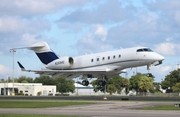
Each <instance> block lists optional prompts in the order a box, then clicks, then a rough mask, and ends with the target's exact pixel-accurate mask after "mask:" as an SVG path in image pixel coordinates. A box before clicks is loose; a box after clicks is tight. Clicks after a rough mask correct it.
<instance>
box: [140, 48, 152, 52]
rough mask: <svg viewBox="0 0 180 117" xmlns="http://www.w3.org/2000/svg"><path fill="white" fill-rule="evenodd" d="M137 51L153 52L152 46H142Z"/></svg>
mask: <svg viewBox="0 0 180 117" xmlns="http://www.w3.org/2000/svg"><path fill="white" fill-rule="evenodd" d="M137 52H153V51H152V50H151V49H150V48H141V49H138V50H137Z"/></svg>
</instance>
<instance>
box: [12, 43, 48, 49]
mask: <svg viewBox="0 0 180 117" xmlns="http://www.w3.org/2000/svg"><path fill="white" fill-rule="evenodd" d="M45 46H46V43H45V42H39V43H36V44H34V45H31V46H27V47H21V48H12V49H10V50H18V49H30V50H34V49H38V48H43V47H45Z"/></svg>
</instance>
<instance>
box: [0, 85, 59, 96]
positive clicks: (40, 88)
mask: <svg viewBox="0 0 180 117" xmlns="http://www.w3.org/2000/svg"><path fill="white" fill-rule="evenodd" d="M13 88H14V93H15V94H17V95H27V96H38V95H42V96H48V95H55V93H56V85H42V83H14V86H13V83H0V90H1V91H0V95H12V94H13V92H12V91H13Z"/></svg>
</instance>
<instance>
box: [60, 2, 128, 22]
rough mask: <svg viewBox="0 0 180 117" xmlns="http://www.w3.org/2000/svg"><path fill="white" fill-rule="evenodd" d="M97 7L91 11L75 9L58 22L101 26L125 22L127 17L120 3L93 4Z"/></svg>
mask: <svg viewBox="0 0 180 117" xmlns="http://www.w3.org/2000/svg"><path fill="white" fill-rule="evenodd" d="M93 4H94V5H96V6H98V7H96V8H93V9H84V8H81V9H77V10H75V11H73V12H71V13H68V14H65V15H64V16H63V17H61V18H60V19H59V20H58V21H59V22H64V23H79V22H81V23H90V24H98V23H100V24H102V23H111V22H119V21H122V20H125V18H126V16H127V15H128V13H127V12H129V11H126V9H124V8H122V3H121V2H119V1H117V0H108V1H106V2H104V3H101V2H97V1H96V2H94V3H93Z"/></svg>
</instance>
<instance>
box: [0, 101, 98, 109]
mask: <svg viewBox="0 0 180 117" xmlns="http://www.w3.org/2000/svg"><path fill="white" fill-rule="evenodd" d="M94 103H95V102H86V101H34V100H33V101H29V100H27V101H24V100H23V101H18V100H11V101H10V100H0V108H46V107H58V106H71V105H86V104H94Z"/></svg>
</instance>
